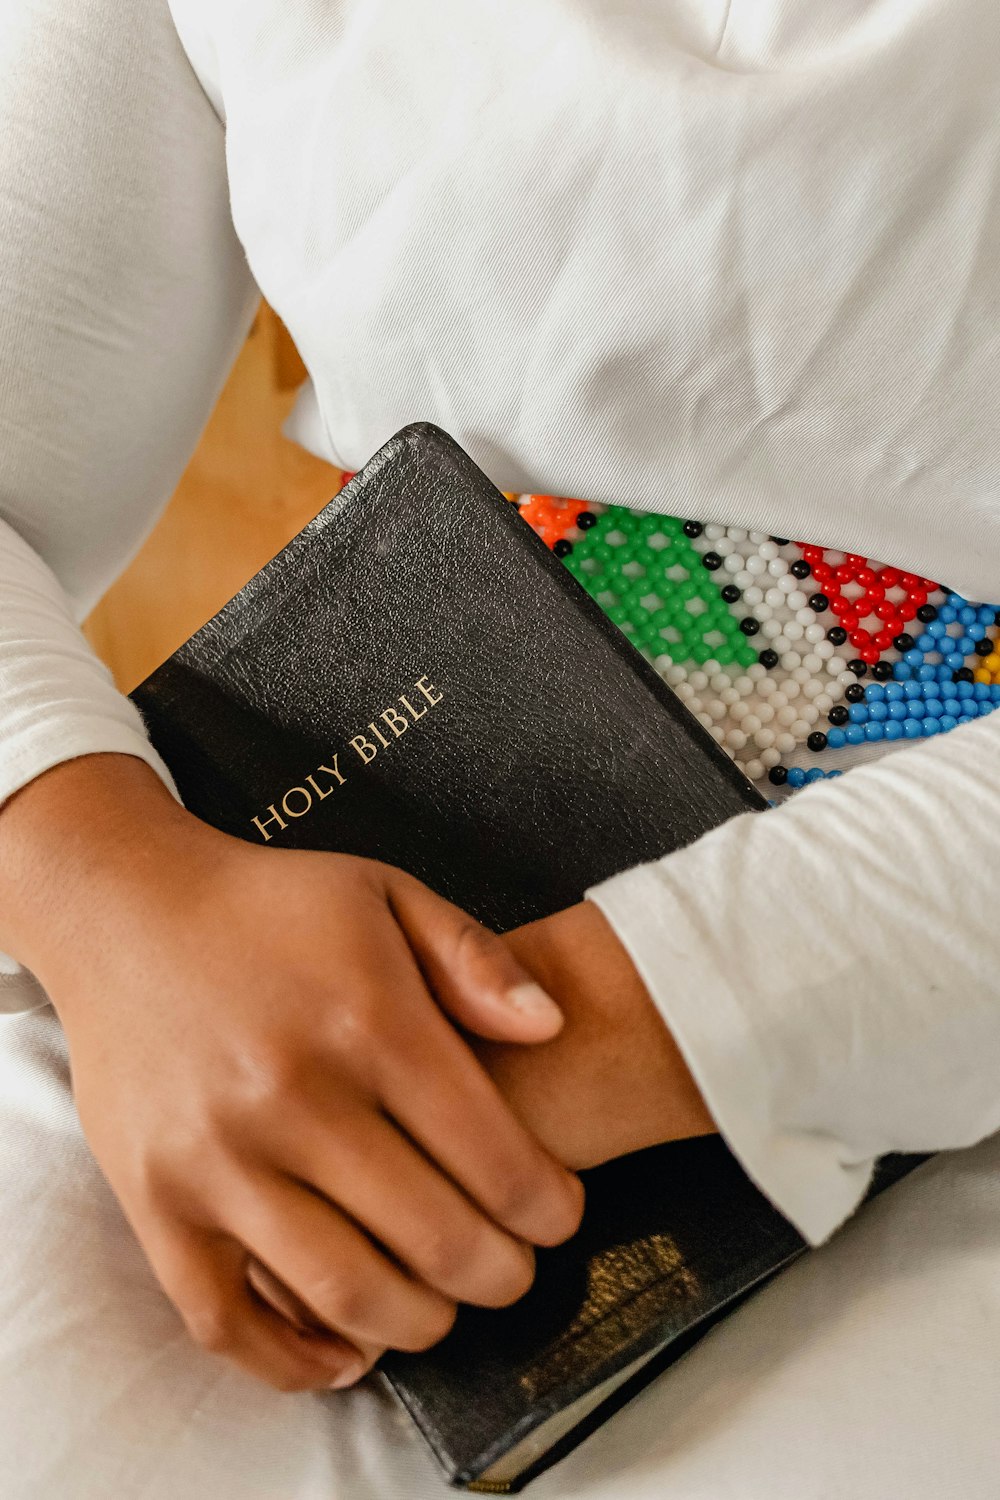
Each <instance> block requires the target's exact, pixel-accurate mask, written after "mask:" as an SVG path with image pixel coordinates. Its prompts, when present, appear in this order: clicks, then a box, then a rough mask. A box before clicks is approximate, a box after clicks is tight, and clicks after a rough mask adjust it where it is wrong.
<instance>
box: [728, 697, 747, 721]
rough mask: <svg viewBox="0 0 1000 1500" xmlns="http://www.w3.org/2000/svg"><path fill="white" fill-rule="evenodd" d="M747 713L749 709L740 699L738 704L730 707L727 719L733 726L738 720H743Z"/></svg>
mask: <svg viewBox="0 0 1000 1500" xmlns="http://www.w3.org/2000/svg"><path fill="white" fill-rule="evenodd" d="M749 712H750V709H749V708H748V707H747V705H746V704H745V703H744V702H743V700H742V699H740V701H739V702H738V703H734V704H733V705H732V706H731V708H730V710H729V717H730V718H731V719H732V721H733V723H734V724H738V723H739V722H740V720H741V719H743V718H744V717H745V716H746V715H747V714H748V713H749Z"/></svg>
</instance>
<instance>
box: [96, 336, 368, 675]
mask: <svg viewBox="0 0 1000 1500" xmlns="http://www.w3.org/2000/svg"><path fill="white" fill-rule="evenodd" d="M304 377H305V371H304V369H303V368H302V365H301V362H300V361H299V358H298V355H297V353H296V351H295V349H294V346H293V345H292V343H291V340H290V339H289V337H288V335H287V333H286V332H285V330H284V328H283V327H282V326H281V324H280V323H279V321H278V319H277V318H276V317H275V315H274V313H272V312H271V311H270V309H269V308H267V307H262V308H261V311H260V314H259V315H258V318H257V321H256V323H255V325H254V329H253V331H252V333H251V335H250V338H249V339H248V340H247V343H246V346H245V347H244V349H243V351H242V353H241V355H240V357H239V359H238V360H237V363H236V365H235V366H234V369H233V372H232V375H231V376H230V379H229V382H228V384H227V386H226V389H225V390H224V392H223V394H222V396H221V398H220V400H219V404H218V406H217V407H216V409H215V413H214V415H213V417H212V419H211V422H210V423H209V426H208V428H207V429H206V431H205V434H204V436H203V438H202V440H201V443H200V445H199V447H198V450H197V452H196V453H195V455H194V457H193V458H192V460H191V463H190V465H189V466H188V469H187V471H186V473H185V475H184V478H183V479H182V481H181V483H180V485H179V487H178V489H177V492H176V494H175V495H174V498H173V499H172V500H171V502H170V505H169V506H168V508H167V510H166V512H165V513H164V515H163V516H162V517H161V519H160V521H159V523H158V525H157V527H156V530H155V531H154V532H153V534H152V535H151V536H150V538H149V539H148V541H147V542H146V544H145V546H144V547H143V548H142V551H141V552H140V553H139V554H138V556H137V557H136V558H135V560H134V561H133V563H132V564H131V566H130V567H129V568H128V569H127V571H126V572H125V573H124V574H123V575H122V576H121V578H120V579H119V580H118V581H117V582H116V583H115V584H114V585H113V587H112V588H111V589H110V590H109V591H108V593H107V594H106V595H105V597H104V598H103V599H102V601H101V603H100V604H99V605H98V606H97V608H96V609H95V610H94V612H93V614H92V615H91V616H90V619H89V620H88V621H87V625H86V630H87V634H88V636H89V638H90V640H91V642H92V643H93V645H94V647H95V649H96V650H97V651H98V652H99V653H100V655H101V656H103V658H104V660H105V661H106V662H107V663H108V664H109V666H110V667H111V669H112V671H113V672H114V674H115V678H116V681H117V682H118V685H119V687H121V688H122V689H123V690H124V691H126V692H128V691H129V690H130V689H131V688H133V687H134V686H135V685H136V683H138V682H141V681H142V679H143V678H144V677H145V676H146V675H147V674H148V673H149V672H150V671H151V670H152V669H153V667H155V666H158V665H159V663H160V662H161V661H163V660H164V659H165V658H166V657H167V656H169V655H170V653H171V651H173V650H175V649H176V648H177V647H178V646H179V645H180V644H181V643H182V642H183V641H185V640H186V639H187V637H188V636H189V635H190V634H191V633H192V631H194V630H196V629H197V628H198V626H199V625H203V624H204V623H205V621H206V620H207V619H208V618H209V617H210V616H211V615H213V614H214V613H215V611H216V610H217V609H218V608H219V607H220V606H221V605H222V604H224V603H225V602H226V600H227V599H230V598H231V597H232V596H233V594H235V593H236V591H237V590H238V589H240V588H241V587H242V586H243V584H244V583H246V581H247V579H248V578H251V577H252V576H253V574H254V573H256V572H257V570H258V568H260V567H261V566H262V565H263V564H264V563H265V562H267V561H268V559H269V558H271V557H273V556H274V554H275V553H276V552H278V551H279V550H280V549H281V548H282V547H283V546H284V545H285V543H286V542H287V541H288V540H289V539H290V538H291V537H293V536H294V535H295V533H296V532H297V531H299V530H300V529H301V527H302V526H303V525H304V524H305V522H306V521H308V520H309V519H310V518H311V517H312V516H314V515H315V514H316V512H317V511H319V510H321V509H322V507H323V506H324V505H325V504H326V502H327V501H328V500H329V499H330V498H331V496H332V495H334V494H336V492H337V491H338V490H339V488H340V485H341V474H340V471H339V470H338V469H333V468H331V467H330V466H329V465H327V464H324V463H322V462H321V461H320V460H319V459H316V458H313V457H312V456H311V455H310V454H308V453H305V452H304V451H303V450H302V449H301V448H298V447H297V446H296V445H295V444H294V443H290V442H288V441H287V440H286V439H285V438H283V437H282V436H281V430H280V429H281V424H282V422H283V421H284V419H285V417H286V416H287V415H288V412H289V411H290V410H291V407H292V403H293V401H294V398H295V389H296V387H297V386H298V385H299V384H300V382H301V381H302V380H303V379H304Z"/></svg>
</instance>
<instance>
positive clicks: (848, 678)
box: [837, 672, 858, 688]
mask: <svg viewBox="0 0 1000 1500" xmlns="http://www.w3.org/2000/svg"><path fill="white" fill-rule="evenodd" d="M857 680H858V679H857V678H856V677H855V675H854V673H853V672H841V673H840V674H839V675H838V677H837V681H838V682H839V683H840V685H841V687H843V688H849V687H850V686H851V683H852V682H857Z"/></svg>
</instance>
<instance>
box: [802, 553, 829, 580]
mask: <svg viewBox="0 0 1000 1500" xmlns="http://www.w3.org/2000/svg"><path fill="white" fill-rule="evenodd" d="M806 561H807V562H808V561H809V559H808V558H806ZM812 576H813V577H814V578H815V580H816V582H817V583H829V581H830V579H831V578H832V577H833V569H832V568H831V567H830V564H829V563H828V562H815V563H813V564H812Z"/></svg>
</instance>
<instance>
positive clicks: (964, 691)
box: [955, 682, 976, 698]
mask: <svg viewBox="0 0 1000 1500" xmlns="http://www.w3.org/2000/svg"><path fill="white" fill-rule="evenodd" d="M975 685H976V684H975V683H974V682H956V683H955V692H956V693H957V694H958V696H959V698H972V697H973V696H974V694H973V688H974V687H975Z"/></svg>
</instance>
